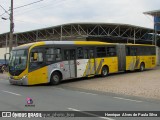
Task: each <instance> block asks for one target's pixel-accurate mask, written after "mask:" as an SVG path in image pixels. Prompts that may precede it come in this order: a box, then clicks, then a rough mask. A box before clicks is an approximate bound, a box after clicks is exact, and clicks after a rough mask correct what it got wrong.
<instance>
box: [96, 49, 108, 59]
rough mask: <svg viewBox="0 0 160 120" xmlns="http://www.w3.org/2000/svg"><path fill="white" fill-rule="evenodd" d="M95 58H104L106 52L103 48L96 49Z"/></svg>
mask: <svg viewBox="0 0 160 120" xmlns="http://www.w3.org/2000/svg"><path fill="white" fill-rule="evenodd" d="M96 51H97V57H105V56H106V50H105V47H97V49H96Z"/></svg>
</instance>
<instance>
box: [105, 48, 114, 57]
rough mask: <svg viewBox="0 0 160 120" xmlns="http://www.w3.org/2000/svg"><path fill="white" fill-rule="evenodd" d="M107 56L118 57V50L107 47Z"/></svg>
mask: <svg viewBox="0 0 160 120" xmlns="http://www.w3.org/2000/svg"><path fill="white" fill-rule="evenodd" d="M106 50H107V56H108V57H113V56H116V48H115V47H107V49H106Z"/></svg>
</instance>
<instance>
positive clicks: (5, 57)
mask: <svg viewBox="0 0 160 120" xmlns="http://www.w3.org/2000/svg"><path fill="white" fill-rule="evenodd" d="M7 55H9V57H8V58H10V55H11V54H10V53H5V54H4V60H5V64H7Z"/></svg>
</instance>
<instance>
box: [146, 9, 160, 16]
mask: <svg viewBox="0 0 160 120" xmlns="http://www.w3.org/2000/svg"><path fill="white" fill-rule="evenodd" d="M144 14H148V15H152V16H158V17H160V10H154V11H148V12H144Z"/></svg>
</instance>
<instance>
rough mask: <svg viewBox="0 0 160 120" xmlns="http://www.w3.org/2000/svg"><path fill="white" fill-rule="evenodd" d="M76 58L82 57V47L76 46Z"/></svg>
mask: <svg viewBox="0 0 160 120" xmlns="http://www.w3.org/2000/svg"><path fill="white" fill-rule="evenodd" d="M77 58H78V59H82V58H83V48H82V47H79V48H77Z"/></svg>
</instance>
